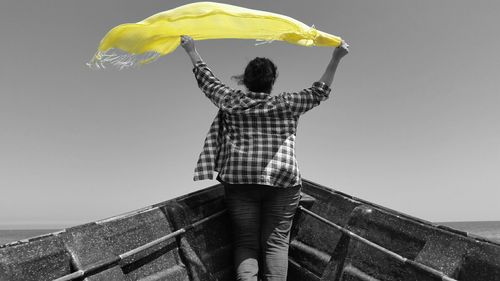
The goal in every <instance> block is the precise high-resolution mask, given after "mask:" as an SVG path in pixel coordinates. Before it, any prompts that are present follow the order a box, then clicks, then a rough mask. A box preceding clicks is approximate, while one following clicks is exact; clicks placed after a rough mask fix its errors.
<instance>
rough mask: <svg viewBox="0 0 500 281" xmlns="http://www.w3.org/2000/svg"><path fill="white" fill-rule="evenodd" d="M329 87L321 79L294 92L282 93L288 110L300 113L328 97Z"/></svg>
mask: <svg viewBox="0 0 500 281" xmlns="http://www.w3.org/2000/svg"><path fill="white" fill-rule="evenodd" d="M330 92H331V89H330V87H329V86H328V85H326V84H325V83H323V82H321V81H317V82H314V83H313V85H312V87H310V88H306V89H304V90H302V91H300V92H296V93H283V94H282V95H283V96H284V98H285V101H286V103H287V104H288V107H289V108H290V110H291V111H292V112H293V113H295V114H296V115H301V114H304V113H306V112H307V111H309V110H310V109H312V108H313V107H315V106H317V105H319V104H320V102H322V101H324V100H326V99H328V97H329V95H330Z"/></svg>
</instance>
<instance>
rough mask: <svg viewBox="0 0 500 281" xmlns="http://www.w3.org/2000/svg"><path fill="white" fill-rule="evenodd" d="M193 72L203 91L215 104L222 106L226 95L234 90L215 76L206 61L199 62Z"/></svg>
mask: <svg viewBox="0 0 500 281" xmlns="http://www.w3.org/2000/svg"><path fill="white" fill-rule="evenodd" d="M193 72H194V76H195V77H196V81H197V82H198V86H199V87H200V89H201V90H202V92H203V93H204V94H205V96H207V98H209V99H210V100H211V101H212V102H213V103H214V104H215V106H217V107H219V108H220V107H221V105H222V102H223V101H224V97H225V96H226V95H227V94H230V93H231V92H232V91H233V90H232V89H231V88H229V87H227V86H226V85H224V83H222V82H221V81H220V80H219V79H218V78H217V77H215V75H214V74H213V73H212V71H211V70H210V68H208V66H207V65H206V63H204V62H197V63H196V64H195V67H194V68H193Z"/></svg>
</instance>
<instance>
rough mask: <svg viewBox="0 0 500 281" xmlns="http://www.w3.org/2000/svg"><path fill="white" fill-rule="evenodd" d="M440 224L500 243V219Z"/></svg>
mask: <svg viewBox="0 0 500 281" xmlns="http://www.w3.org/2000/svg"><path fill="white" fill-rule="evenodd" d="M439 224H442V225H445V226H448V227H451V228H454V229H458V230H462V231H466V232H469V233H473V234H475V235H478V236H481V237H484V238H487V239H490V240H493V241H495V242H498V243H500V221H464V222H440V223H439ZM61 229H62V228H59V229H0V245H3V244H6V243H10V242H14V241H17V240H21V239H26V238H31V237H35V236H39V235H43V234H47V233H52V232H56V231H59V230H61Z"/></svg>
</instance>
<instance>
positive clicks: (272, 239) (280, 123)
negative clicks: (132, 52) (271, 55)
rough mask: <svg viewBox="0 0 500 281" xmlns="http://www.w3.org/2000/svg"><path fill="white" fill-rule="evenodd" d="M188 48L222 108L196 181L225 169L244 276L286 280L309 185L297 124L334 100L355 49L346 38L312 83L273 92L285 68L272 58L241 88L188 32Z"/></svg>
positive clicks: (254, 66) (251, 69) (261, 61)
mask: <svg viewBox="0 0 500 281" xmlns="http://www.w3.org/2000/svg"><path fill="white" fill-rule="evenodd" d="M181 45H182V47H183V48H184V49H185V50H186V52H187V54H188V55H189V57H190V58H191V61H192V63H193V66H194V69H193V72H194V74H195V77H196V80H197V82H198V85H199V87H200V89H201V90H202V91H203V92H204V93H205V95H206V96H207V97H208V98H209V99H210V100H211V101H212V102H213V103H214V104H215V105H216V106H217V107H218V108H219V113H218V114H217V117H216V119H215V120H214V122H213V124H212V126H211V128H210V131H209V133H208V135H207V138H206V140H205V144H204V148H203V151H202V153H201V154H200V157H199V159H198V165H197V167H196V170H195V177H194V179H195V180H200V179H206V178H210V179H211V178H212V175H213V172H214V171H217V172H218V176H217V179H218V180H219V181H220V182H222V183H223V184H224V186H225V190H226V198H225V199H226V204H227V209H228V212H229V215H230V217H231V220H232V228H233V237H234V248H235V250H234V262H235V267H236V274H237V280H245V281H247V280H252V281H257V280H258V274H260V276H261V278H262V279H263V280H268V281H271V280H272V281H277V280H286V276H287V269H288V246H289V239H290V229H291V225H292V220H293V216H294V214H295V211H296V208H297V205H298V203H299V199H300V189H301V177H300V173H299V169H298V166H297V161H296V159H295V135H296V129H297V122H298V119H299V117H300V116H301V115H302V114H304V113H305V112H307V111H308V110H310V109H312V108H313V107H315V106H317V105H318V104H319V103H320V102H321V101H324V100H326V99H327V98H328V96H329V93H330V85H331V84H332V81H333V77H334V75H335V71H336V69H337V66H338V64H339V62H340V60H341V59H342V57H344V56H345V55H346V54H347V53H348V47H349V46H348V45H347V44H346V43H345V42H343V43H342V45H341V46H340V47H338V48H335V50H334V51H333V55H332V58H331V60H330V62H329V63H328V66H327V68H326V70H325V72H324V73H323V75H322V76H321V78H320V79H319V80H318V81H317V82H314V83H313V85H312V87H310V88H306V89H304V90H302V91H299V92H295V93H281V94H279V95H275V96H271V95H270V93H271V90H272V87H273V85H274V82H275V81H276V78H277V73H278V72H277V68H276V66H275V65H274V63H273V62H272V61H270V60H269V59H266V58H255V59H253V60H252V61H250V62H249V63H248V65H247V67H246V68H245V72H244V74H243V75H241V76H237V77H236V78H237V79H239V80H240V82H241V84H243V85H244V86H245V87H246V90H233V89H231V88H229V87H227V86H226V85H224V84H223V83H222V82H221V81H220V80H219V79H217V78H216V77H215V76H214V75H213V73H212V71H211V70H210V69H209V68H208V67H207V65H206V64H205V63H204V62H203V60H202V59H201V57H200V55H199V54H198V52H197V50H196V48H195V44H194V41H193V39H192V38H191V37H189V36H182V38H181ZM259 265H260V266H259ZM259 268H261V271H260V272H259Z"/></svg>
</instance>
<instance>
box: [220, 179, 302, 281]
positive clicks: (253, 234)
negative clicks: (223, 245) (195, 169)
mask: <svg viewBox="0 0 500 281" xmlns="http://www.w3.org/2000/svg"><path fill="white" fill-rule="evenodd" d="M225 189H226V205H227V209H228V211H229V215H230V217H231V222H232V229H233V240H234V248H235V250H234V262H235V266H236V274H237V280H238V281H243V280H244V281H257V280H258V279H257V278H258V277H257V274H258V272H259V261H260V265H261V267H262V272H261V273H260V275H261V277H262V278H263V280H264V281H278V280H280V281H285V280H286V276H287V270H288V245H289V242H290V229H291V227H292V220H293V216H294V214H295V211H296V209H297V206H298V204H299V199H300V190H301V187H300V186H294V187H288V188H281V187H272V186H264V185H233V184H226V185H225Z"/></svg>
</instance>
